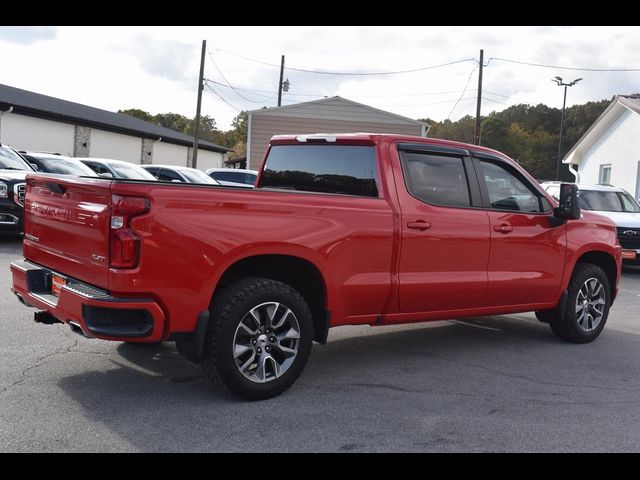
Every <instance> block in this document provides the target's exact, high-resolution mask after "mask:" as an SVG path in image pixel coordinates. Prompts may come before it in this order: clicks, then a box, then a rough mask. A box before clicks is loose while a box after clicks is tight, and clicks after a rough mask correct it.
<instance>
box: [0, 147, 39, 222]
mask: <svg viewBox="0 0 640 480" xmlns="http://www.w3.org/2000/svg"><path fill="white" fill-rule="evenodd" d="M33 172H35V170H34V169H33V167H32V166H31V165H29V163H28V162H27V161H26V160H25V159H24V158H23V157H22V156H20V154H19V153H18V152H16V151H15V150H14V149H13V148H11V147H9V146H7V145H2V144H0V234H6V235H17V234H20V233H22V225H23V205H24V195H25V190H26V183H25V177H26V175H27V173H33Z"/></svg>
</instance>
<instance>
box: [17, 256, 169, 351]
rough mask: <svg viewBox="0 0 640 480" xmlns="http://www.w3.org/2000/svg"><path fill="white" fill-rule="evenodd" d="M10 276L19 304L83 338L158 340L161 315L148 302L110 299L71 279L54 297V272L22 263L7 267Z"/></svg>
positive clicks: (163, 317)
mask: <svg viewBox="0 0 640 480" xmlns="http://www.w3.org/2000/svg"><path fill="white" fill-rule="evenodd" d="M11 273H12V275H13V286H12V287H11V291H12V292H13V293H14V294H16V295H17V296H18V298H19V300H20V301H21V302H22V303H24V304H25V305H26V306H29V307H35V308H37V309H38V310H42V311H45V312H47V313H49V314H50V315H52V316H53V317H55V318H57V319H58V320H60V321H61V322H63V323H71V325H72V326H73V327H76V328H77V327H79V328H80V329H81V330H82V333H83V334H84V335H85V336H88V337H96V338H101V339H104V340H119V341H131V342H143V343H146V342H157V341H159V340H161V339H162V335H163V333H164V332H163V326H164V320H165V316H164V313H163V312H162V309H161V308H160V306H159V305H158V304H157V303H156V302H155V301H154V300H152V299H146V298H122V297H114V296H112V295H110V294H109V293H108V292H106V291H104V290H101V289H98V288H95V287H93V286H91V285H88V284H86V283H83V282H80V281H78V280H75V279H72V278H67V281H68V283H67V285H65V286H63V287H62V289H61V291H60V296H59V297H56V296H55V295H52V294H51V275H52V273H58V272H52V271H51V270H49V269H47V268H45V267H42V266H40V265H37V264H35V263H31V262H29V261H25V260H23V261H17V262H13V263H12V264H11ZM62 276H64V275H62Z"/></svg>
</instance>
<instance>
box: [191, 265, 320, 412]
mask: <svg viewBox="0 0 640 480" xmlns="http://www.w3.org/2000/svg"><path fill="white" fill-rule="evenodd" d="M269 302H277V303H279V304H282V305H286V307H288V308H289V309H290V310H291V311H292V312H293V314H294V315H295V318H296V320H297V324H298V326H299V339H298V341H297V348H298V350H297V353H296V355H295V358H294V360H293V363H291V364H290V366H288V367H287V368H288V369H287V370H286V371H284V373H282V374H281V375H280V376H279V377H275V376H272V377H273V378H271V379H270V380H269V381H266V382H265V383H256V382H255V381H252V380H250V379H249V378H247V377H245V375H243V373H241V372H240V369H239V367H238V366H236V360H235V358H234V348H235V346H234V342H235V336H236V330H237V329H238V327H239V324H240V322H241V321H242V320H243V318H245V315H247V314H248V312H249V311H250V310H251V309H253V308H254V307H256V306H258V305H261V304H265V303H269ZM210 318H211V323H210V325H209V329H208V331H207V337H206V340H205V346H204V352H203V357H202V362H201V366H202V369H203V370H204V372H205V374H206V375H207V377H209V379H210V380H211V381H213V382H217V381H218V380H219V381H220V382H222V384H224V385H225V386H226V387H227V388H228V389H229V390H230V391H231V392H232V393H234V394H235V395H237V396H239V397H241V398H244V399H246V400H264V399H267V398H272V397H275V396H276V395H279V394H280V393H282V392H284V391H285V390H286V389H288V388H289V387H290V386H291V385H292V384H293V382H295V381H296V379H297V378H298V377H299V376H300V374H301V373H302V370H303V369H304V367H305V365H306V363H307V360H308V359H309V355H310V353H311V345H312V340H313V321H312V317H311V312H310V310H309V307H308V305H307V303H306V302H305V300H304V299H303V298H302V296H301V295H300V294H299V293H298V291H296V290H295V289H294V288H292V287H291V286H290V285H287V284H285V283H282V282H278V281H275V280H269V279H266V278H245V279H243V280H239V281H237V282H235V283H233V284H231V285H229V286H227V287H226V288H225V289H224V290H223V291H222V292H220V293H219V294H218V295H216V298H215V299H214V301H213V305H212V307H211V317H210Z"/></svg>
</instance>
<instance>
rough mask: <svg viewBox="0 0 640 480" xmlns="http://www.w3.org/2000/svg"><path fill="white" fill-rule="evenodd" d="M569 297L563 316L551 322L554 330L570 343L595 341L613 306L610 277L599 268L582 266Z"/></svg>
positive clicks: (584, 264)
mask: <svg viewBox="0 0 640 480" xmlns="http://www.w3.org/2000/svg"><path fill="white" fill-rule="evenodd" d="M567 293H568V297H567V307H566V309H565V312H564V316H563V317H560V316H555V317H554V318H551V319H550V322H549V326H550V327H551V330H552V331H553V333H555V334H556V335H557V336H558V337H560V338H561V339H562V340H565V341H567V342H571V343H589V342H592V341H594V340H595V339H596V338H598V335H600V333H601V332H602V329H603V328H604V325H605V323H606V322H607V317H608V316H609V307H610V306H611V287H610V285H609V279H608V277H607V275H606V274H605V273H604V270H602V268H600V267H599V266H597V265H593V264H590V263H579V264H578V265H576V268H575V271H574V272H573V276H572V277H571V283H570V284H569V289H568V291H567Z"/></svg>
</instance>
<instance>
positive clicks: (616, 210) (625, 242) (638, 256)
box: [542, 182, 640, 261]
mask: <svg viewBox="0 0 640 480" xmlns="http://www.w3.org/2000/svg"><path fill="white" fill-rule="evenodd" d="M542 188H544V189H545V190H546V191H547V193H548V194H549V195H551V196H552V197H553V198H555V199H556V200H557V199H558V195H559V192H560V183H556V182H544V183H542ZM578 200H579V203H580V208H581V209H584V210H590V211H593V212H595V213H599V214H600V215H604V216H605V217H608V218H610V219H611V220H613V221H614V222H615V224H616V227H617V230H618V240H619V242H620V245H622V248H623V249H624V250H626V251H625V252H624V253H625V254H624V255H623V259H625V260H636V261H638V260H640V205H638V202H636V200H635V199H634V198H633V197H632V196H631V195H629V193H628V192H627V191H626V190H624V189H622V188H619V187H613V186H611V185H578ZM633 252H635V254H633Z"/></svg>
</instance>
